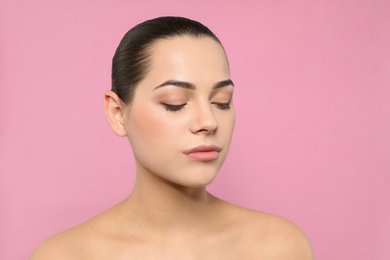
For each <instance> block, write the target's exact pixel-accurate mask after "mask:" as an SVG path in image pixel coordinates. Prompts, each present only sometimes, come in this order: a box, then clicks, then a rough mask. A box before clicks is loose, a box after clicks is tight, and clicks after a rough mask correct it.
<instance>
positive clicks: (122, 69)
mask: <svg viewBox="0 0 390 260" xmlns="http://www.w3.org/2000/svg"><path fill="white" fill-rule="evenodd" d="M177 36H192V37H204V36H207V37H211V38H212V39H214V40H215V41H217V42H218V43H220V44H221V42H220V41H219V39H218V38H217V36H215V34H214V33H213V32H212V31H211V30H210V29H209V28H207V27H206V26H204V25H203V24H201V23H199V22H197V21H194V20H190V19H188V18H183V17H172V16H166V17H158V18H155V19H151V20H147V21H145V22H143V23H140V24H138V25H136V26H135V27H133V28H132V29H130V30H129V31H128V32H127V33H126V34H125V36H124V37H123V38H122V40H121V42H120V43H119V46H118V48H117V49H116V52H115V55H114V57H113V59H112V74H111V79H112V87H111V90H112V91H113V92H115V93H116V94H117V95H118V96H119V97H120V98H121V99H122V101H123V102H125V103H130V102H131V100H132V98H133V96H134V90H135V87H136V86H137V84H138V83H139V82H140V81H141V80H142V79H143V78H144V77H145V75H146V73H147V70H148V65H149V63H150V61H149V57H150V48H151V47H152V45H153V43H155V42H156V41H158V40H161V39H169V38H173V37H177ZM221 46H222V44H221Z"/></svg>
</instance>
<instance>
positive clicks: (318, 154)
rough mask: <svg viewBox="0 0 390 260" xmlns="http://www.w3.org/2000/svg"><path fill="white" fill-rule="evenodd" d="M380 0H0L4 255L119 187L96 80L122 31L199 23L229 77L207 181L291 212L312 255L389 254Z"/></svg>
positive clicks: (389, 175) (388, 105)
mask: <svg viewBox="0 0 390 260" xmlns="http://www.w3.org/2000/svg"><path fill="white" fill-rule="evenodd" d="M389 14H390V2H389V1H387V0H383V1H380V0H376V1H373V0H365V1H357V0H350V1H347V0H326V1H325V0H323V1H304V0H295V1H293V0H275V1H266V0H263V1H222V0H220V1H213V2H212V4H211V3H210V1H192V2H184V1H174V0H171V1H145V0H142V1H141V0H136V1H108V0H107V1H104V0H95V1H92V0H89V1H87V0H81V1H59V0H56V1H49V0H47V1H42V0H35V1H27V0H24V1H21V0H6V1H5V0H2V1H1V3H0V37H1V41H0V57H1V58H0V86H1V95H0V111H1V112H0V124H1V125H0V126H1V128H0V172H1V175H0V205H1V208H0V210H1V213H0V225H1V227H0V259H26V258H27V257H28V256H29V254H30V253H31V251H32V250H33V248H34V247H35V246H36V245H37V244H38V243H39V242H40V241H42V240H43V239H45V238H47V237H48V236H50V235H52V234H53V233H56V232H58V231H60V230H63V229H65V228H68V227H71V226H74V225H76V224H78V223H80V222H82V221H84V220H86V219H88V218H90V217H92V216H94V215H96V214H97V213H99V212H101V211H103V210H104V209H106V208H108V207H110V206H111V205H113V204H115V203H116V202H118V201H120V200H122V199H123V198H124V197H126V196H127V195H128V194H129V192H130V191H131V187H132V184H133V181H134V171H133V160H132V154H131V150H130V147H129V145H128V143H127V140H126V139H123V138H122V139H121V138H119V137H116V136H115V135H114V134H113V133H112V132H111V130H110V129H109V126H108V124H107V123H106V119H105V115H104V111H103V105H102V104H103V93H104V91H105V90H107V89H109V88H110V69H111V57H112V55H113V53H114V50H115V48H116V46H117V44H118V42H119V40H120V39H121V37H122V36H123V34H124V33H125V32H126V31H127V30H128V29H129V28H130V27H132V26H133V25H135V24H136V23H139V22H141V21H143V20H145V19H149V18H152V17H156V16H161V15H180V16H186V17H189V18H193V19H196V20H199V21H201V22H203V23H205V24H206V25H208V26H209V27H210V28H211V29H212V30H213V31H214V32H215V33H216V34H217V35H218V36H219V38H220V39H221V40H222V42H223V43H224V45H225V48H226V50H227V52H228V55H229V58H230V64H231V71H232V78H233V80H234V82H235V83H236V96H235V102H236V107H237V117H238V119H237V124H236V131H235V135H234V139H233V144H232V147H231V153H230V155H229V157H228V159H227V162H226V163H225V165H224V167H223V169H222V171H221V173H220V175H219V176H218V178H217V180H216V181H215V182H214V183H213V184H212V185H211V186H210V188H209V190H210V191H211V192H213V193H214V194H216V195H217V196H219V197H221V198H224V199H226V200H230V201H232V202H234V203H237V204H240V205H243V206H245V207H249V208H253V209H256V210H262V211H267V212H272V213H275V214H277V215H281V216H283V217H285V218H288V219H290V220H292V221H293V222H295V223H296V224H297V225H299V226H300V227H301V228H302V229H303V230H304V231H305V233H306V234H307V236H308V237H309V238H310V240H311V242H312V245H313V248H314V250H315V254H316V259H332V260H338V259H340V260H341V259H343V260H346V259H348V260H349V259H353V260H359V259H362V260H363V259H364V260H367V259H370V260H371V259H379V260H385V259H386V260H387V259H390V148H389V147H390V135H389V133H390V15H389Z"/></svg>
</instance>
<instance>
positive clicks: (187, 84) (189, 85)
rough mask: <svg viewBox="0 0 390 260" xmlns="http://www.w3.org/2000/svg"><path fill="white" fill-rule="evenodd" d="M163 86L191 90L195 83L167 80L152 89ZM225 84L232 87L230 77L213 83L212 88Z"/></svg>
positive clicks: (193, 88)
mask: <svg viewBox="0 0 390 260" xmlns="http://www.w3.org/2000/svg"><path fill="white" fill-rule="evenodd" d="M165 86H175V87H179V88H185V89H191V90H195V89H196V87H195V85H194V84H192V83H190V82H185V81H179V80H167V81H165V82H164V83H162V84H160V85H158V86H157V87H155V88H154V89H153V90H156V89H158V88H161V87H165ZM226 86H233V87H234V83H233V81H232V80H231V79H226V80H222V81H220V82H217V83H215V84H214V85H213V88H212V89H213V90H214V89H218V88H222V87H226Z"/></svg>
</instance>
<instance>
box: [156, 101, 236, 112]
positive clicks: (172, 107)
mask: <svg viewBox="0 0 390 260" xmlns="http://www.w3.org/2000/svg"><path fill="white" fill-rule="evenodd" d="M160 103H161V105H163V106H164V107H165V109H166V110H167V111H172V112H176V111H179V110H182V109H183V108H184V107H185V106H186V105H187V103H184V104H180V105H172V104H167V103H163V102H160ZM211 104H213V105H215V106H216V107H217V108H218V109H221V110H228V109H230V101H229V102H228V103H219V102H212V103H211Z"/></svg>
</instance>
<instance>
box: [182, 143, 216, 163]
mask: <svg viewBox="0 0 390 260" xmlns="http://www.w3.org/2000/svg"><path fill="white" fill-rule="evenodd" d="M220 151H221V148H219V147H218V146H216V145H200V146H197V147H195V148H192V149H190V150H188V151H186V152H184V154H185V155H186V156H187V157H188V158H190V159H191V160H194V161H201V162H209V161H214V160H216V159H218V156H219V152H220Z"/></svg>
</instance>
